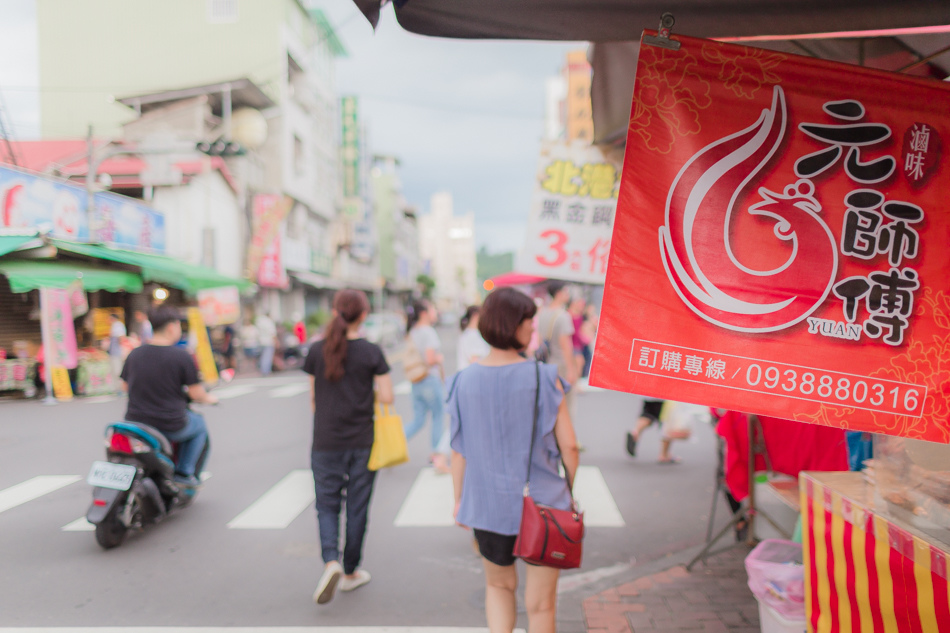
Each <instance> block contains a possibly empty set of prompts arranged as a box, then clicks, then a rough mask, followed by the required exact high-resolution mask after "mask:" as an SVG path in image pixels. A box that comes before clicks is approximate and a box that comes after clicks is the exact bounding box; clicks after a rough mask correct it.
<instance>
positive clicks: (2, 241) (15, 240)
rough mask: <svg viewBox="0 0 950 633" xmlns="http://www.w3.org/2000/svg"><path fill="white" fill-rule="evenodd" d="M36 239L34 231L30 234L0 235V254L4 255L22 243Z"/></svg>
mask: <svg viewBox="0 0 950 633" xmlns="http://www.w3.org/2000/svg"><path fill="white" fill-rule="evenodd" d="M34 241H38V237H37V235H36V233H33V234H32V235H0V255H6V254H7V253H11V252H13V251H15V250H16V249H18V248H20V247H21V246H23V245H24V244H27V243H29V242H34Z"/></svg>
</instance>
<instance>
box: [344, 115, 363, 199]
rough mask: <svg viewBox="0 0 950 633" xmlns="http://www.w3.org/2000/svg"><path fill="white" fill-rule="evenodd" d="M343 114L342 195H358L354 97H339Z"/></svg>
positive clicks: (358, 144) (358, 178)
mask: <svg viewBox="0 0 950 633" xmlns="http://www.w3.org/2000/svg"><path fill="white" fill-rule="evenodd" d="M340 113H341V114H342V116H343V146H342V147H341V148H340V150H341V154H342V161H343V197H344V198H354V197H358V196H359V195H360V130H359V117H358V114H357V99H356V97H343V98H342V99H340Z"/></svg>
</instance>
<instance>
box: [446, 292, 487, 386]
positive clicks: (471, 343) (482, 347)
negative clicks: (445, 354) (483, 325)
mask: <svg viewBox="0 0 950 633" xmlns="http://www.w3.org/2000/svg"><path fill="white" fill-rule="evenodd" d="M479 310H480V308H479V307H478V306H469V307H468V309H467V310H465V314H464V315H463V316H462V319H461V321H459V327H460V328H462V335H461V336H460V337H459V341H458V346H457V347H456V350H455V355H456V360H455V369H456V371H462V370H463V369H465V368H466V367H468V366H469V365H471V364H472V363H474V362H475V361H477V360H480V359H482V358H484V357H486V356H488V352H490V351H491V347H489V345H488V343H486V342H485V339H483V338H482V335H481V334H480V333H479V332H478V312H479Z"/></svg>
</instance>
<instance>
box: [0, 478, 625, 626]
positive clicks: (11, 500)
mask: <svg viewBox="0 0 950 633" xmlns="http://www.w3.org/2000/svg"><path fill="white" fill-rule="evenodd" d="M210 477H211V474H210V473H204V474H203V475H202V479H203V480H207V479H209V478H210ZM80 479H81V477H79V476H78V475H45V476H38V477H34V478H32V479H29V480H27V481H24V482H23V483H20V484H17V485H15V486H12V487H10V488H7V489H5V490H0V512H4V511H6V510H10V509H12V508H15V507H17V506H19V505H22V504H24V503H27V502H29V501H32V500H34V499H38V498H40V497H42V496H44V495H46V494H49V493H51V492H54V491H56V490H59V489H60V488H63V487H65V486H68V485H70V484H73V483H75V482H77V481H79V480H80ZM574 496H575V498H576V499H577V500H578V503H579V504H580V507H581V509H582V510H583V511H584V522H585V524H586V525H587V526H588V527H608V528H619V527H624V526H625V525H626V523H625V522H624V519H623V516H622V514H621V513H620V509H619V508H618V507H617V503H616V501H615V500H614V498H613V496H612V495H611V493H610V489H609V488H608V486H607V482H606V480H605V479H604V476H603V473H601V471H600V469H599V468H597V467H596V466H581V467H580V468H579V469H578V471H577V478H576V481H575V482H574ZM313 502H314V491H313V475H312V473H311V472H310V471H309V470H305V469H300V470H293V471H291V472H290V473H288V474H287V475H286V476H285V477H284V478H283V479H281V480H280V481H278V482H277V483H276V484H275V485H274V486H273V487H272V488H270V489H269V490H268V491H266V492H265V493H264V494H263V495H261V496H260V497H259V498H258V499H257V500H256V501H254V502H253V503H252V504H251V505H249V506H248V507H247V508H246V509H245V510H244V511H242V512H241V513H240V514H238V515H237V516H236V517H234V518H233V519H232V520H231V521H230V522H228V523H227V527H228V528H229V529H232V530H283V529H286V528H287V527H288V526H289V525H290V524H291V523H293V522H294V520H296V519H297V517H299V516H300V515H301V514H302V513H303V512H304V511H305V510H306V509H307V508H309V507H312V504H313ZM454 505H455V504H454V494H453V490H452V477H451V476H449V475H441V474H437V473H436V472H435V470H433V469H432V468H423V469H422V470H420V471H419V474H418V475H417V476H416V479H415V481H414V482H413V484H412V487H411V488H410V490H409V493H408V494H407V495H406V498H405V499H404V500H403V503H402V505H401V507H400V508H399V511H398V512H397V514H396V517H395V519H394V521H393V525H395V526H396V527H451V526H454V525H455V520H454V517H453V516H452V512H453V509H454ZM94 529H95V527H94V526H93V525H91V524H90V523H89V522H87V521H86V518H85V517H79V518H78V519H75V520H74V521H71V522H69V523H67V524H66V525H63V526H62V527H61V528H60V530H61V531H63V532H88V531H92V530H94ZM0 633H2V631H0Z"/></svg>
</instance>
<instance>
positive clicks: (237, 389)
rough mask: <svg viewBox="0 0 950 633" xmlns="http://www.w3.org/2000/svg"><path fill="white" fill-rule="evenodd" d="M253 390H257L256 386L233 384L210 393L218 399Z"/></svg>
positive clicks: (244, 394) (241, 394)
mask: <svg viewBox="0 0 950 633" xmlns="http://www.w3.org/2000/svg"><path fill="white" fill-rule="evenodd" d="M255 391H257V387H252V386H250V385H234V386H233V387H225V388H224V389H215V390H214V391H213V392H212V393H213V394H214V395H215V396H217V398H218V399H219V400H227V399H228V398H238V397H240V396H246V395H247V394H249V393H254V392H255Z"/></svg>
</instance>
